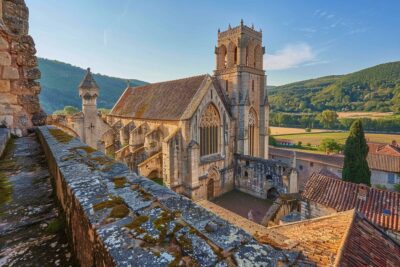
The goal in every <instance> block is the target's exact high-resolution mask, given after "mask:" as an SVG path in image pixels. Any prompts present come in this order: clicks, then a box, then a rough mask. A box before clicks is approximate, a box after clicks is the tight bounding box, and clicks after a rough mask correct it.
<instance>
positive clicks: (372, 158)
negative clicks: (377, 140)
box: [367, 153, 400, 172]
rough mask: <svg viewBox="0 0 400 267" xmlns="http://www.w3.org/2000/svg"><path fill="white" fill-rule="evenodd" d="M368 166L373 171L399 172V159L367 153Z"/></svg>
mask: <svg viewBox="0 0 400 267" xmlns="http://www.w3.org/2000/svg"><path fill="white" fill-rule="evenodd" d="M367 161H368V166H369V168H370V169H373V170H381V171H387V172H400V157H397V156H392V155H384V154H372V153H368V156H367Z"/></svg>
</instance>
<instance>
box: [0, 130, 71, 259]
mask: <svg viewBox="0 0 400 267" xmlns="http://www.w3.org/2000/svg"><path fill="white" fill-rule="evenodd" d="M4 153H5V154H4V155H3V157H2V158H1V159H0V178H1V177H3V180H4V182H3V183H2V184H0V194H2V195H3V196H7V193H9V194H8V196H7V197H6V198H4V199H2V201H0V266H77V264H76V263H75V261H74V259H73V256H72V253H71V251H70V249H69V246H68V243H67V241H66V236H65V233H64V223H63V220H62V219H60V218H62V216H60V217H59V210H58V208H57V205H56V202H55V198H54V196H53V190H52V185H51V180H50V176H49V172H48V168H47V165H46V160H45V156H44V153H43V151H42V150H41V148H40V146H39V144H38V141H37V139H36V136H34V135H32V136H29V137H23V138H18V139H13V140H12V143H11V144H10V143H9V145H8V146H7V148H6V150H5V152H4ZM4 201H5V203H4Z"/></svg>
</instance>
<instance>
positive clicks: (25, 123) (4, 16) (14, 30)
mask: <svg viewBox="0 0 400 267" xmlns="http://www.w3.org/2000/svg"><path fill="white" fill-rule="evenodd" d="M28 15H29V11H28V8H27V6H26V5H25V2H24V1H21V0H0V124H2V125H6V126H7V128H10V129H11V130H12V132H13V133H14V134H16V135H19V136H21V135H24V134H26V133H27V129H29V128H31V127H32V126H35V125H42V124H44V122H45V120H46V117H45V114H44V112H43V111H42V110H41V109H40V104H39V93H40V85H39V83H38V82H36V80H37V79H39V78H40V71H39V69H38V68H37V58H36V56H35V54H36V49H35V44H34V42H33V39H32V37H31V36H30V35H28Z"/></svg>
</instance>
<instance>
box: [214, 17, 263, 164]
mask: <svg viewBox="0 0 400 267" xmlns="http://www.w3.org/2000/svg"><path fill="white" fill-rule="evenodd" d="M264 53H265V48H264V47H263V46H262V32H261V30H260V31H257V30H255V29H254V26H252V27H248V26H246V25H244V24H243V20H242V21H241V23H240V25H239V26H237V27H234V28H232V27H231V26H230V25H229V27H228V29H227V30H226V31H222V32H221V31H220V30H218V43H217V46H216V47H215V55H216V70H215V71H214V74H215V76H216V77H217V79H218V81H219V84H220V87H221V88H223V89H224V90H225V93H226V95H227V96H228V98H229V100H230V104H231V110H232V116H233V117H234V119H235V121H236V124H235V125H236V129H235V131H236V149H235V152H236V153H239V154H244V155H250V156H255V157H261V158H266V159H267V158H268V118H269V116H268V115H269V105H268V98H267V92H266V76H265V71H264V70H263V56H264Z"/></svg>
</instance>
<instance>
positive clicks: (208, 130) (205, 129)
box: [200, 104, 221, 156]
mask: <svg viewBox="0 0 400 267" xmlns="http://www.w3.org/2000/svg"><path fill="white" fill-rule="evenodd" d="M220 125H221V119H220V116H219V112H218V110H217V108H216V107H215V106H214V105H213V104H209V105H208V106H207V108H206V109H205V110H204V112H203V115H202V116H201V119H200V155H201V156H205V155H210V154H214V153H218V150H219V149H218V144H219V131H220Z"/></svg>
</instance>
